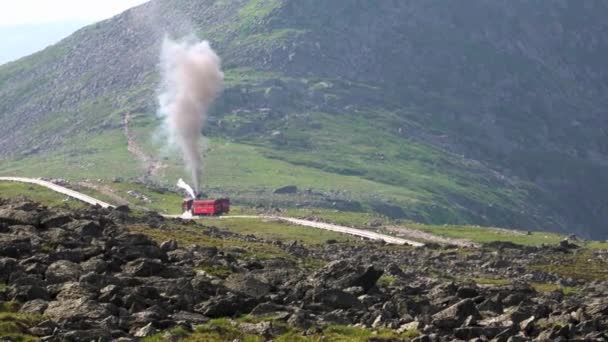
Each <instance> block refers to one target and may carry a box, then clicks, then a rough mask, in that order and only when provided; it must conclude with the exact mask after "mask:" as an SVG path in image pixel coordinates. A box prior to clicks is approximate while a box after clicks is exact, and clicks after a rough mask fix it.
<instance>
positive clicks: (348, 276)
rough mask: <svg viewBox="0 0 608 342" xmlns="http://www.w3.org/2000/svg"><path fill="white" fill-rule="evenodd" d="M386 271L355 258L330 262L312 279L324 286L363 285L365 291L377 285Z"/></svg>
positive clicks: (342, 287)
mask: <svg viewBox="0 0 608 342" xmlns="http://www.w3.org/2000/svg"><path fill="white" fill-rule="evenodd" d="M383 272H384V271H383V270H381V269H377V268H374V266H371V265H366V266H362V265H360V264H359V263H358V262H356V261H354V260H337V261H333V262H330V263H329V264H327V265H325V267H323V268H321V269H320V270H319V271H318V272H316V273H315V274H314V275H313V276H312V281H313V283H315V284H316V285H320V286H322V287H330V288H338V289H346V288H349V287H361V288H363V290H364V291H365V292H367V291H369V290H370V289H371V288H372V287H374V286H375V285H376V282H377V281H378V279H379V278H380V277H381V276H382V273H383Z"/></svg>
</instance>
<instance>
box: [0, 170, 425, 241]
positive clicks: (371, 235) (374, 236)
mask: <svg viewBox="0 0 608 342" xmlns="http://www.w3.org/2000/svg"><path fill="white" fill-rule="evenodd" d="M0 181H10V182H21V183H30V184H36V185H40V186H43V187H45V188H48V189H50V190H53V191H56V192H58V193H61V194H64V195H67V196H70V197H73V198H75V199H78V200H81V201H83V202H85V203H88V204H91V205H100V206H102V207H104V208H108V207H113V205H111V204H109V203H106V202H103V201H100V200H97V199H95V198H93V197H91V196H89V195H85V194H83V193H80V192H77V191H74V190H71V189H68V188H66V187H63V186H60V185H57V184H54V183H51V182H48V181H44V180H41V179H33V178H22V177H0ZM163 216H165V217H167V218H178V217H179V218H182V219H198V218H197V217H194V218H193V217H183V216H180V215H163ZM221 218H269V219H276V220H281V221H285V222H289V223H292V224H296V225H300V226H304V227H311V228H317V229H325V230H331V231H334V232H338V233H342V234H348V235H352V236H357V237H361V238H365V239H370V240H382V241H384V242H386V243H390V244H396V245H411V246H415V247H420V246H424V244H423V243H420V242H417V241H412V240H407V239H402V238H398V237H394V236H390V235H385V234H379V233H375V232H370V231H367V230H363V229H356V228H351V227H344V226H338V225H335V224H329V223H322V222H315V221H308V220H302V219H297V218H291V217H280V216H237V215H235V216H221Z"/></svg>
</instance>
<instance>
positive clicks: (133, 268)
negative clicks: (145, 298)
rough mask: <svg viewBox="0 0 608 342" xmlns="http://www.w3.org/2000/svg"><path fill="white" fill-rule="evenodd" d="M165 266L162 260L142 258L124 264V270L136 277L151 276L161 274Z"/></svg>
mask: <svg viewBox="0 0 608 342" xmlns="http://www.w3.org/2000/svg"><path fill="white" fill-rule="evenodd" d="M164 268H165V266H164V265H163V264H162V262H161V261H160V260H157V259H145V258H141V259H137V260H133V261H130V262H129V263H127V264H126V265H124V266H123V267H122V271H123V272H124V273H127V274H130V275H132V276H135V277H150V276H153V275H156V274H159V273H160V272H162V271H163V269H164Z"/></svg>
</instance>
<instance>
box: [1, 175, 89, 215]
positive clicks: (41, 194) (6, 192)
mask: <svg viewBox="0 0 608 342" xmlns="http://www.w3.org/2000/svg"><path fill="white" fill-rule="evenodd" d="M18 196H23V197H25V198H27V199H29V200H33V201H36V202H39V203H42V204H44V205H46V206H50V207H69V208H82V207H84V206H86V204H85V203H83V202H80V201H78V200H75V199H73V198H71V197H68V196H66V195H62V194H59V193H57V192H55V191H52V190H49V189H46V188H44V187H41V186H38V185H35V184H25V183H16V182H4V181H0V197H2V198H13V197H18Z"/></svg>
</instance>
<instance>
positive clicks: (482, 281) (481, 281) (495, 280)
mask: <svg viewBox="0 0 608 342" xmlns="http://www.w3.org/2000/svg"><path fill="white" fill-rule="evenodd" d="M471 281H473V282H475V283H476V284H482V285H495V286H503V285H509V284H511V281H510V280H508V279H500V278H471Z"/></svg>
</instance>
